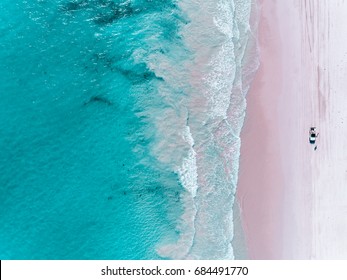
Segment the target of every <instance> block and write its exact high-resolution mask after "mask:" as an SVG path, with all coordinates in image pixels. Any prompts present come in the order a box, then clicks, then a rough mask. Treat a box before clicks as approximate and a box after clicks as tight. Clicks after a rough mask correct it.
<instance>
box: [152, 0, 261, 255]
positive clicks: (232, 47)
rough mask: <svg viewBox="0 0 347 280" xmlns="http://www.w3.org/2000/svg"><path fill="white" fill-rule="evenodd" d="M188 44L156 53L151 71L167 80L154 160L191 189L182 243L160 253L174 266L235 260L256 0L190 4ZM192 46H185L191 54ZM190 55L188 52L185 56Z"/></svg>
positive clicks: (158, 106) (156, 116)
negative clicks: (236, 197) (179, 262)
mask: <svg viewBox="0 0 347 280" xmlns="http://www.w3.org/2000/svg"><path fill="white" fill-rule="evenodd" d="M178 5H179V7H180V9H181V10H182V11H183V13H184V14H185V15H186V16H187V18H188V23H187V24H186V25H184V26H181V33H180V35H181V37H182V38H183V42H184V43H183V44H182V45H181V46H180V45H173V46H170V52H169V53H168V54H163V53H161V54H158V53H153V54H152V55H149V56H148V57H147V58H146V63H147V65H148V67H149V68H150V69H151V70H152V71H153V72H154V73H155V75H156V76H157V77H160V78H162V79H163V81H165V83H162V84H161V85H160V87H159V94H160V99H161V101H160V102H158V101H154V104H155V106H154V105H153V106H152V107H151V109H150V111H149V112H148V113H147V117H148V118H149V119H150V120H151V122H152V123H154V124H155V128H156V135H155V141H154V144H153V146H152V153H153V155H154V156H155V158H157V160H158V161H159V162H160V163H162V164H165V165H166V166H168V167H169V168H170V169H171V170H172V171H174V172H175V173H176V174H177V175H178V176H179V180H180V183H181V185H182V187H183V189H184V192H182V194H181V201H182V203H183V206H184V213H183V215H182V216H181V218H180V221H179V222H178V226H177V231H178V232H179V233H180V236H179V239H178V240H177V242H174V243H172V242H171V243H170V242H168V243H166V244H161V245H160V246H159V248H158V249H157V251H158V253H159V254H160V255H161V256H163V257H167V258H173V259H232V258H234V253H233V247H232V245H231V244H232V243H231V241H232V239H233V212H232V207H233V203H234V195H235V191H236V184H237V173H238V168H239V155H240V138H239V135H240V131H241V128H242V125H243V121H244V116H245V108H246V102H245V94H246V92H247V90H248V87H249V83H250V81H251V78H252V76H253V74H254V72H255V69H256V68H257V63H256V61H257V60H256V52H255V53H251V50H253V49H254V46H255V44H254V43H253V41H252V40H253V39H254V38H253V37H252V33H251V29H250V14H251V6H252V3H251V0H242V1H241V0H235V1H232V0H218V1H217V3H216V1H212V0H196V1H189V0H182V1H180V2H178ZM183 46H184V47H183ZM183 49H186V50H185V51H184V50H183Z"/></svg>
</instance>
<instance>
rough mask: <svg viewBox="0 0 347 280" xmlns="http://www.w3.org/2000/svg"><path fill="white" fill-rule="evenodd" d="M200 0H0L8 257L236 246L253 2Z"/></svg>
mask: <svg viewBox="0 0 347 280" xmlns="http://www.w3.org/2000/svg"><path fill="white" fill-rule="evenodd" d="M198 2H199V1H197V2H191V1H175V0H165V1H164V0H127V1H125V0H119V1H117V0H113V1H112V0H76V1H73V0H72V1H66V0H55V1H54V0H40V1H39V0H37V1H21V0H18V1H9V0H2V1H1V2H0V13H1V17H0V97H1V99H0V225H1V226H0V259H158V258H159V259H160V258H180V259H181V258H232V256H233V254H232V248H230V246H231V245H230V241H231V239H232V210H231V209H232V204H233V194H234V193H235V188H236V181H237V170H238V157H239V144H240V143H239V132H240V129H241V127H242V123H243V117H244V110H245V102H244V95H245V94H246V91H247V89H248V80H249V76H250V75H251V73H253V68H252V67H251V68H252V69H251V70H249V69H248V70H247V69H246V70H247V71H246V70H245V69H244V68H243V67H242V66H243V65H244V64H245V61H250V59H249V58H247V56H246V54H247V49H250V48H251V47H250V44H249V40H250V38H251V32H250V27H249V23H248V22H249V15H250V8H251V2H250V1H231V0H230V1H229V0H221V1H217V2H218V3H217V5H216V3H215V2H216V1H201V3H198ZM212 15H214V16H212ZM225 58H227V59H225ZM245 71H246V72H245ZM210 163H215V166H214V167H213V168H211V164H210ZM220 164H221V165H220ZM217 186H218V187H217ZM220 205H223V206H222V207H221V206H220ZM217 221H220V224H219V226H218V228H217V229H216V226H215V224H214V223H215V222H217ZM212 229H216V230H215V231H214V232H212V231H213V230H212Z"/></svg>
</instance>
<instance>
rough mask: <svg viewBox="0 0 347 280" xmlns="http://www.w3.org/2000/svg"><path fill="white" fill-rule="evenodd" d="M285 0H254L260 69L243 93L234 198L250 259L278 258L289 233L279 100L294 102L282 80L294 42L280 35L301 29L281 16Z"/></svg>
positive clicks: (282, 116) (283, 130)
mask: <svg viewBox="0 0 347 280" xmlns="http://www.w3.org/2000/svg"><path fill="white" fill-rule="evenodd" d="M283 2H284V1H258V5H259V6H260V18H259V27H258V43H259V48H260V67H259V70H258V72H257V74H256V77H255V79H254V81H253V83H252V86H251V89H250V92H249V93H248V96H247V115H246V120H245V125H244V128H243V131H242V134H241V140H242V146H241V160H240V173H239V183H238V190H237V198H238V202H239V204H240V208H241V216H242V226H243V229H244V232H245V238H246V245H247V247H248V254H249V257H250V258H251V259H282V258H285V255H286V254H285V252H284V247H285V246H284V244H285V242H287V240H284V239H285V236H287V235H288V234H286V233H285V232H284V228H285V227H284V223H285V222H287V223H288V221H284V216H285V212H286V209H284V207H285V200H286V199H285V194H286V188H288V184H287V183H286V182H287V181H286V179H287V178H286V176H287V175H286V174H285V173H286V172H284V169H285V168H286V164H285V163H284V161H283V159H284V158H288V159H289V158H291V153H290V150H287V149H286V147H283V144H282V142H281V141H283V140H284V137H283V135H285V134H287V131H288V127H286V124H287V122H286V120H285V118H286V117H288V108H287V112H285V111H286V110H282V109H283V108H282V107H281V106H283V102H285V103H286V106H287V107H288V106H291V103H293V101H292V100H291V99H290V98H286V97H285V94H286V91H287V89H286V88H284V87H283V81H284V79H285V78H286V77H289V76H291V71H293V69H294V68H295V67H296V65H295V63H296V62H297V61H296V60H295V59H293V63H290V62H289V63H288V61H289V60H288V59H287V58H286V57H287V56H288V53H286V49H287V48H291V47H295V48H294V49H297V46H293V45H292V46H288V44H289V45H290V44H291V43H292V42H293V41H292V40H291V38H290V36H286V37H285V40H283V39H281V34H282V35H283V34H286V33H287V34H288V32H289V33H291V32H292V34H293V33H294V34H295V32H296V34H299V35H300V29H296V30H295V29H294V30H290V31H289V29H290V28H289V27H288V26H289V25H290V22H291V18H290V16H291V15H290V13H289V11H287V12H288V13H287V14H285V13H281V14H279V10H280V9H281V7H278V5H282V6H283ZM282 8H283V7H282ZM284 44H286V46H284ZM294 44H296V43H294ZM289 116H290V113H289Z"/></svg>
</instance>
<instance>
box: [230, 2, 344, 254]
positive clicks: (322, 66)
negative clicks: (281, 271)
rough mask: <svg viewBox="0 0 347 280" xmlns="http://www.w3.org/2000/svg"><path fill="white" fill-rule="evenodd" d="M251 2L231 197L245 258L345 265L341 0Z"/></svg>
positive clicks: (342, 14) (342, 13)
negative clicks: (252, 30) (312, 131)
mask: <svg viewBox="0 0 347 280" xmlns="http://www.w3.org/2000/svg"><path fill="white" fill-rule="evenodd" d="M258 5H259V8H260V18H259V32H258V43H259V48H260V67H259V70H258V72H257V75H256V77H255V80H254V82H253V84H252V87H251V90H250V92H249V93H248V97H247V104H248V105H247V115H246V120H245V125H244V127H243V132H242V135H241V140H242V147H241V160H240V172H239V182H238V193H237V198H238V203H239V205H240V208H241V217H242V227H243V230H244V232H245V240H246V245H247V248H248V255H249V257H250V258H251V259H346V258H347V219H346V214H347V125H346V122H347V110H346V109H347V108H346V107H347V105H346V104H347V102H346V100H345V99H346V93H345V91H346V89H347V79H346V77H347V40H346V39H345V38H346V33H347V28H346V26H347V3H346V2H345V1H343V0H336V1H313V0H311V1H308V0H306V1H305V0H295V1H279V0H277V1H268V0H263V1H260V0H259V1H258ZM311 126H315V127H317V130H318V132H319V137H318V138H317V142H316V144H317V149H316V150H315V149H314V147H315V145H311V144H309V141H308V136H309V134H308V132H309V128H310V127H311Z"/></svg>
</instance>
